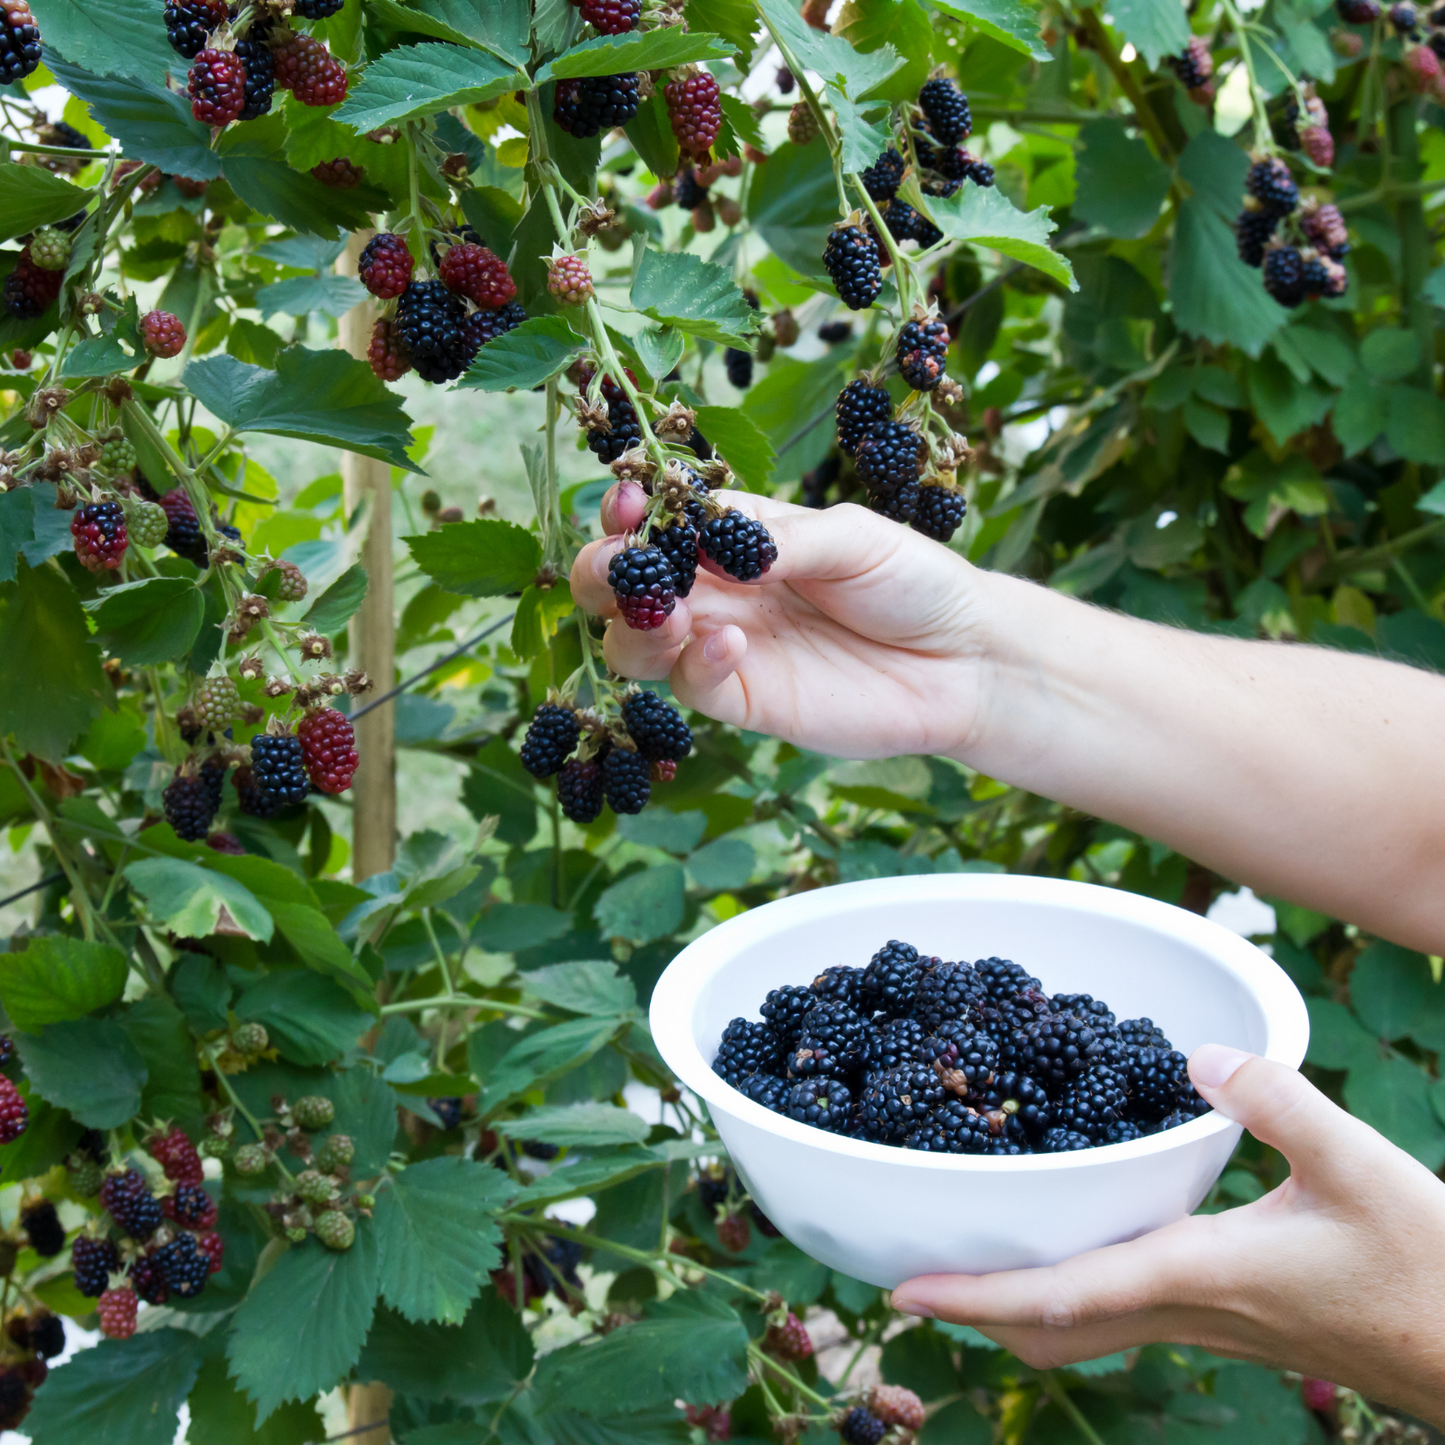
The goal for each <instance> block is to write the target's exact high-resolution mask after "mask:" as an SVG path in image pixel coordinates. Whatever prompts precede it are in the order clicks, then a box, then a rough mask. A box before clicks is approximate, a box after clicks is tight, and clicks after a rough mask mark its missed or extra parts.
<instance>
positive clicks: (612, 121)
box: [552, 70, 642, 140]
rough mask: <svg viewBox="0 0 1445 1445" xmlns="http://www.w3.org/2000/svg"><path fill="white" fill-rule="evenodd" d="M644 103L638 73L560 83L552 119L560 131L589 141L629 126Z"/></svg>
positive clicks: (554, 96) (553, 104)
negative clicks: (629, 122) (603, 132)
mask: <svg viewBox="0 0 1445 1445" xmlns="http://www.w3.org/2000/svg"><path fill="white" fill-rule="evenodd" d="M641 101H642V91H641V86H640V82H639V80H638V76H637V73H636V72H635V71H630V70H629V71H623V72H622V73H620V74H618V75H587V76H583V77H582V78H581V79H577V80H559V81H558V82H557V84H556V87H555V89H554V91H553V96H552V119H553V120H554V121H555V122H556V123H557V126H558V128H559V129H561V130H565V131H566V132H567V133H568V134H569V135H575V136H576V137H577V138H578V139H579V140H585V139H586V138H587V137H588V136H594V135H597V134H599V133H600V132H602V131H605V130H611V129H612V128H613V127H614V126H619V125H626V124H627V122H628V121H630V120H631V119H632V118H633V116H635V115H636V114H637V107H638V106H639V105H640V104H641Z"/></svg>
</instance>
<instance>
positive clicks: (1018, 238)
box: [920, 181, 1079, 291]
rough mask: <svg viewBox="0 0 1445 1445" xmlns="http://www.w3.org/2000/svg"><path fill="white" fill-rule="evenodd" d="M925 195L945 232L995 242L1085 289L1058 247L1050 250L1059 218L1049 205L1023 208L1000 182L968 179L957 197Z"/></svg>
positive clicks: (1075, 287) (989, 243)
mask: <svg viewBox="0 0 1445 1445" xmlns="http://www.w3.org/2000/svg"><path fill="white" fill-rule="evenodd" d="M923 199H924V201H925V205H926V207H927V211H928V214H929V215H930V216H932V217H933V220H934V223H935V224H936V225H937V226H938V228H939V229H940V230H941V231H942V232H943V233H944V235H945V236H951V237H953V239H954V240H956V241H972V242H973V243H974V244H975V245H978V246H989V247H991V248H992V249H993V250H995V251H1000V252H1002V253H1003V254H1004V255H1005V256H1011V257H1012V258H1013V259H1014V260H1015V261H1022V262H1024V263H1025V264H1026V265H1029V266H1034V267H1036V268H1037V269H1038V270H1040V271H1042V272H1043V273H1044V274H1045V275H1046V276H1052V277H1053V279H1054V280H1055V281H1057V282H1059V284H1060V285H1063V286H1067V287H1068V288H1069V290H1070V291H1077V290H1078V289H1079V285H1078V282H1077V281H1075V280H1074V269H1073V267H1072V266H1070V265H1069V263H1068V261H1067V260H1066V259H1065V258H1064V257H1063V256H1061V255H1059V253H1058V252H1057V251H1052V250H1050V249H1049V244H1048V242H1049V236H1050V234H1051V233H1052V232H1053V229H1054V223H1053V221H1052V220H1050V219H1049V214H1048V211H1047V209H1046V208H1045V207H1043V206H1040V207H1039V208H1038V209H1037V210H1035V211H1020V210H1018V209H1017V208H1016V207H1015V206H1014V205H1013V203H1012V202H1011V201H1010V200H1009V199H1008V197H1007V196H1005V195H1004V194H1003V192H1002V191H1000V190H999V189H998V187H997V186H978V185H975V184H974V183H973V182H972V181H965V182H964V183H963V185H962V187H961V188H960V189H959V190H957V191H955V192H954V194H953V195H951V196H948V197H938V196H930V197H926V198H923ZM920 209H923V207H920Z"/></svg>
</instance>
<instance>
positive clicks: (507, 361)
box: [457, 316, 587, 391]
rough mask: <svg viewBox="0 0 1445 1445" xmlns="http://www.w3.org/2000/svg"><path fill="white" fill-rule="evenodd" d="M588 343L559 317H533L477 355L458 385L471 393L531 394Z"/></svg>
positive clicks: (505, 333) (556, 373) (573, 359)
mask: <svg viewBox="0 0 1445 1445" xmlns="http://www.w3.org/2000/svg"><path fill="white" fill-rule="evenodd" d="M586 349H587V342H586V341H585V340H584V339H583V338H582V337H581V336H579V335H578V334H577V333H576V332H575V331H574V330H573V329H572V327H571V326H570V325H568V323H567V321H566V319H565V318H563V317H561V316H533V317H531V318H530V319H529V320H527V321H524V322H523V323H522V324H521V325H520V326H516V327H513V329H512V330H511V331H507V332H504V333H503V334H502V335H501V336H499V337H497V338H496V340H495V341H489V342H487V344H486V345H485V346H483V347H482V348H481V350H480V351H478V352H477V354H476V357H475V359H474V360H473V362H472V364H471V366H470V368H469V369H468V370H467V373H466V375H465V376H463V377H462V379H461V380H460V381H459V382H458V383H457V385H458V386H459V387H462V388H465V389H467V390H471V391H531V390H532V388H533V387H534V386H541V385H542V383H543V382H544V381H550V380H551V379H552V378H553V377H554V376H557V375H558V374H559V373H561V372H563V371H565V370H566V369H567V368H568V367H569V366H571V364H572V363H573V362H574V361H575V360H576V359H577V358H578V357H579V356H581V355H582V353H583V352H584V351H585V350H586Z"/></svg>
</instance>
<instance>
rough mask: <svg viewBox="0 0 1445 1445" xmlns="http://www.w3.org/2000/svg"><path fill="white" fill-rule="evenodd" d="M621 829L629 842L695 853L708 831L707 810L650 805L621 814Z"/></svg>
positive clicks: (621, 834)
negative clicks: (675, 810)
mask: <svg viewBox="0 0 1445 1445" xmlns="http://www.w3.org/2000/svg"><path fill="white" fill-rule="evenodd" d="M617 832H618V835H619V836H620V837H623V838H626V839H627V841H628V842H629V843H639V844H641V845H642V846H643V847H644V848H661V849H663V850H664V851H665V852H668V853H691V852H692V850H693V849H694V848H696V847H697V845H698V844H699V843H701V842H702V835H703V834H704V833H706V832H707V814H706V813H704V812H702V811H701V809H694V810H693V811H691V812H687V813H675V812H673V810H672V809H671V808H646V809H644V810H643V811H642V812H641V813H632V814H624V815H623V816H622V817H620V818H619V819H618V820H617Z"/></svg>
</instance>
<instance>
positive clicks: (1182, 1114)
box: [1147, 1109, 1199, 1134]
mask: <svg viewBox="0 0 1445 1445" xmlns="http://www.w3.org/2000/svg"><path fill="white" fill-rule="evenodd" d="M1198 1117H1199V1115H1198V1114H1197V1113H1193V1112H1191V1111H1190V1110H1188V1109H1175V1110H1174V1112H1173V1113H1171V1114H1166V1115H1165V1116H1164V1117H1163V1118H1162V1119H1161V1120H1160V1121H1159V1123H1158V1124H1157V1125H1156V1126H1154V1127H1153V1128H1150V1129H1149V1130H1148V1131H1147V1132H1148V1133H1150V1134H1163V1133H1164V1132H1165V1131H1166V1130H1169V1129H1177V1128H1179V1126H1180V1125H1181V1124H1188V1123H1190V1122H1192V1121H1193V1120H1194V1119H1197V1118H1198Z"/></svg>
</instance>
